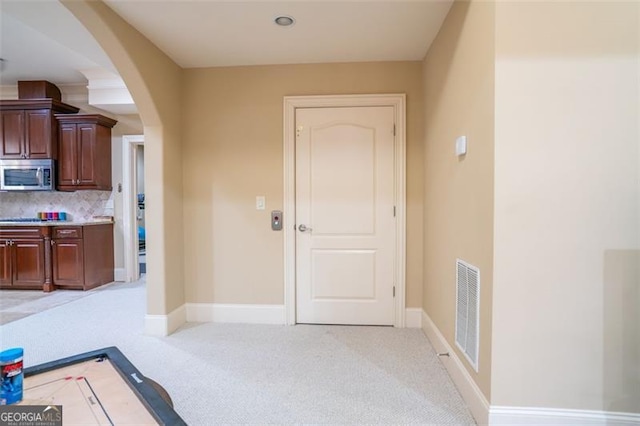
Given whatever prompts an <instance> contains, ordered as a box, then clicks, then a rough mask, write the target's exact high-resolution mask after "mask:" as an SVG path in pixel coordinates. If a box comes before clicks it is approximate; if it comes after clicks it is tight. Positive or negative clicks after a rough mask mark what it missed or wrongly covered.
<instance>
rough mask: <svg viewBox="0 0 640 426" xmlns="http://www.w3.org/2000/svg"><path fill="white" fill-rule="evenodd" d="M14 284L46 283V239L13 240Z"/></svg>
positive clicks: (39, 284) (38, 284)
mask: <svg viewBox="0 0 640 426" xmlns="http://www.w3.org/2000/svg"><path fill="white" fill-rule="evenodd" d="M12 248H13V252H14V253H13V256H14V257H13V258H14V263H13V286H14V287H19V286H28V287H34V286H36V287H42V285H43V284H44V241H43V240H28V239H24V240H20V239H14V240H13V245H12Z"/></svg>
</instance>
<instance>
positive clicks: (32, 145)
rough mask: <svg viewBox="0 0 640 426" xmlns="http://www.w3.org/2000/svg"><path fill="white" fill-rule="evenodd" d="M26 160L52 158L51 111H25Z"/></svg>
mask: <svg viewBox="0 0 640 426" xmlns="http://www.w3.org/2000/svg"><path fill="white" fill-rule="evenodd" d="M25 121H26V126H25V128H26V139H25V154H26V156H27V158H36V159H37V158H53V157H54V156H53V153H52V140H51V132H52V128H51V110H48V109H38V110H25Z"/></svg>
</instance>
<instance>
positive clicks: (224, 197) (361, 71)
mask: <svg viewBox="0 0 640 426" xmlns="http://www.w3.org/2000/svg"><path fill="white" fill-rule="evenodd" d="M420 69H421V64H420V62H387V63H360V64H321V65H283V66H259V67H237V68H210V69H190V70H186V71H185V86H184V125H183V128H184V134H185V146H184V153H183V159H184V167H183V169H184V238H185V244H184V246H185V251H184V259H185V282H186V283H187V301H188V302H201V303H213V302H216V303H256V304H282V303H284V300H283V298H284V293H283V291H284V282H283V262H284V261H283V233H282V232H274V231H272V230H271V228H270V216H269V212H270V211H271V210H281V209H282V208H283V204H282V203H283V151H282V145H283V129H282V127H283V124H282V121H283V112H282V111H283V96H287V95H326V94H364V93H406V94H407V182H408V183H407V200H408V201H407V202H408V205H407V224H408V225H407V229H408V230H409V232H408V235H407V306H413V307H419V306H420V305H421V291H422V289H421V281H422V265H421V262H422V219H421V218H422V193H423V184H422V182H423V177H422V160H421V159H422V127H421V121H422V117H423V113H422V88H421V76H420ZM257 195H264V196H266V203H267V205H266V210H264V211H257V210H256V209H255V197H256V196H257ZM285 214H286V213H285Z"/></svg>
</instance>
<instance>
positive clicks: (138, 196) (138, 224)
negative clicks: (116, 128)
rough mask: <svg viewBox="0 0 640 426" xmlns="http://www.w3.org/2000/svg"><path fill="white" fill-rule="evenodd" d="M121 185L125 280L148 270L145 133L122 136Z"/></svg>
mask: <svg viewBox="0 0 640 426" xmlns="http://www.w3.org/2000/svg"><path fill="white" fill-rule="evenodd" d="M122 141H123V146H122V170H123V176H122V186H123V194H122V201H123V230H124V266H125V281H127V282H131V281H136V280H138V279H139V278H140V275H141V274H146V272H147V232H146V228H147V227H146V218H145V204H146V196H145V182H144V136H143V135H125V136H123V137H122Z"/></svg>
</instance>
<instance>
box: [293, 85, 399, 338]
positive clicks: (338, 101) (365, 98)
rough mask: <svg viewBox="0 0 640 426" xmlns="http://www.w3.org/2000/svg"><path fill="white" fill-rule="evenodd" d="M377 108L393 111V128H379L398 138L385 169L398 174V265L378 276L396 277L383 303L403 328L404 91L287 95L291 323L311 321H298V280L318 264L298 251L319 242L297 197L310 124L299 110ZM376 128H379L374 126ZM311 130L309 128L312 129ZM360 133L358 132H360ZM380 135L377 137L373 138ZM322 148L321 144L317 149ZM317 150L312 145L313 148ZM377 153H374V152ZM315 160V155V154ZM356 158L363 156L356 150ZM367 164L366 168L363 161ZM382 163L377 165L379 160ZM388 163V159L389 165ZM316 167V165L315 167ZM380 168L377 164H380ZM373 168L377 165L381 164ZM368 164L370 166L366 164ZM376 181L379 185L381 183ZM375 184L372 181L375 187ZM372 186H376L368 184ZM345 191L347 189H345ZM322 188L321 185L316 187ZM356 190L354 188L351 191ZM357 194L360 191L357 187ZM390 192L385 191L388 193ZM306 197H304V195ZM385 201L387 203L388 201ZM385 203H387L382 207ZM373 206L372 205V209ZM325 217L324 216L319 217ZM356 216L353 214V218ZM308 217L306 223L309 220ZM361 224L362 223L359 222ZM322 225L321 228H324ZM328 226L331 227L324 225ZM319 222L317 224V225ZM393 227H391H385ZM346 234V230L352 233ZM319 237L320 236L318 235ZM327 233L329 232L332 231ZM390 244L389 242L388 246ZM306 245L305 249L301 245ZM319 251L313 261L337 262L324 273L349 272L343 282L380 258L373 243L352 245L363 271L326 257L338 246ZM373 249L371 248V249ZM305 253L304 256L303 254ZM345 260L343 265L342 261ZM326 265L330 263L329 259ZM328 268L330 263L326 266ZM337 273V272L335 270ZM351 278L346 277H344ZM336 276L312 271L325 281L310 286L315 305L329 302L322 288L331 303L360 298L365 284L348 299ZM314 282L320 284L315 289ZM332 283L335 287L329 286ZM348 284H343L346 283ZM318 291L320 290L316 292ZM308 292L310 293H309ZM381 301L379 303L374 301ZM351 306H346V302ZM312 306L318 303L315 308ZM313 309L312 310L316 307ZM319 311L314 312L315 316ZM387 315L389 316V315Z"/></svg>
mask: <svg viewBox="0 0 640 426" xmlns="http://www.w3.org/2000/svg"><path fill="white" fill-rule="evenodd" d="M377 107H384V108H381V109H380V111H386V110H387V109H389V110H390V115H389V118H390V119H391V120H389V121H390V122H389V123H388V126H387V127H386V129H385V130H383V129H379V130H375V131H380V132H387V136H390V137H391V136H392V138H393V146H392V147H391V149H390V150H387V151H385V152H386V156H387V157H388V158H392V159H393V161H392V166H389V165H388V164H387V165H386V166H385V167H391V168H392V174H393V177H394V178H393V182H392V192H393V200H392V205H387V209H386V210H387V213H389V214H390V215H392V218H393V220H394V224H395V225H394V230H393V234H394V235H393V241H392V242H391V244H392V245H393V246H394V250H393V268H392V269H391V270H390V272H387V273H385V274H382V273H381V274H378V273H377V272H376V276H378V275H380V276H383V275H384V277H385V279H387V280H389V281H391V280H392V282H391V283H390V285H391V289H390V290H391V291H390V292H389V291H388V290H389V288H385V289H384V291H385V293H386V294H387V297H388V295H389V294H391V296H390V297H391V298H392V299H391V305H389V303H384V309H385V310H391V311H392V312H391V315H392V316H391V318H392V319H391V323H392V325H394V326H395V327H404V326H405V310H406V308H405V294H406V284H405V250H406V247H405V239H406V216H405V211H406V194H405V191H406V157H405V153H406V139H405V134H406V133H405V126H406V122H405V117H406V116H405V95H404V94H384V95H328V96H286V97H285V98H284V147H283V149H284V215H283V233H284V263H285V265H284V266H285V267H284V270H285V273H284V281H285V286H284V287H285V288H284V296H285V297H284V305H285V320H286V323H287V324H296V323H298V322H306V321H299V320H300V318H299V317H298V310H299V309H298V308H299V306H298V303H297V302H299V298H298V295H299V293H300V288H299V287H298V285H297V284H298V282H299V280H300V273H306V272H308V271H310V270H311V271H313V267H314V266H313V264H311V263H312V262H307V264H302V265H301V263H300V262H301V261H303V263H304V258H302V257H300V256H299V250H298V248H299V247H300V245H301V244H302V245H303V246H304V244H305V241H307V240H308V241H307V242H308V243H309V244H307V245H308V246H310V248H311V249H314V247H315V246H313V244H314V243H315V241H312V240H313V238H311V236H312V235H313V231H314V227H313V226H312V225H310V223H311V222H312V221H313V219H312V218H311V216H312V215H308V214H305V210H304V208H300V205H299V203H298V199H299V198H300V196H301V195H300V194H299V193H297V188H300V184H301V182H299V179H298V178H299V176H298V175H297V173H296V169H297V167H296V164H297V161H298V160H299V158H298V153H299V150H298V148H297V146H296V143H297V139H298V138H302V137H304V135H305V128H306V126H305V125H304V124H299V123H298V117H297V115H298V114H297V112H298V110H309V111H312V110H313V109H323V110H327V111H329V110H335V111H339V110H340V109H343V110H344V111H346V110H348V109H352V108H353V109H357V110H358V111H364V108H377ZM345 123H346V121H345V119H344V117H341V116H340V117H334V118H333V119H331V120H328V121H327V122H326V123H324V124H320V125H319V126H318V128H322V129H328V130H329V131H330V132H331V131H332V130H331V129H333V130H335V129H338V130H339V131H340V132H342V131H343V130H344V131H347V130H348V129H342V128H341V126H343V125H344V124H345ZM348 127H349V129H350V130H348V131H352V132H355V133H356V134H357V135H360V136H362V135H363V134H364V133H367V132H369V133H371V132H373V133H374V134H375V131H374V130H372V129H369V130H368V131H365V132H362V131H360V130H358V129H360V128H366V127H368V126H366V125H365V126H364V127H363V126H362V125H355V124H354V125H350V126H348ZM374 127H375V126H374ZM307 130H308V128H307ZM357 135H355V136H357ZM365 139H366V141H365V142H366V143H365V142H363V143H362V145H363V146H365V145H367V144H369V145H371V143H372V140H373V139H371V138H369V139H367V138H364V139H363V140H365ZM374 139H375V138H374ZM316 148H317V147H316ZM312 150H313V149H312ZM360 151H361V152H360V154H362V153H365V154H366V151H367V150H366V149H364V150H360ZM375 151H376V149H369V151H368V152H369V154H372V153H374V152H375ZM374 157H375V156H374ZM311 158H312V159H313V158H315V157H313V156H312V157H311ZM353 158H354V159H355V160H356V161H357V159H358V158H359V157H358V154H354V156H353ZM329 163H330V161H329V160H327V161H326V162H325V164H324V165H325V166H326V167H327V168H328V164H329ZM362 164H363V167H364V163H362ZM371 164H374V163H371V162H370V163H369V165H371ZM375 164H377V163H375ZM385 164H386V163H385ZM312 166H313V165H312ZM345 167H346V168H349V167H350V166H345ZM376 167H377V166H376ZM376 167H374V168H376ZM365 168H366V167H365ZM312 169H313V170H316V171H317V170H318V168H317V167H315V168H313V167H312ZM369 169H371V167H369ZM324 177H325V178H327V180H326V181H327V182H329V183H330V185H328V187H331V188H336V187H337V186H339V184H337V183H336V182H333V181H332V179H333V177H332V176H331V174H329V173H327V174H326V176H324ZM344 179H346V180H349V179H351V177H348V176H345V177H344ZM376 185H377V184H376ZM376 185H373V186H374V187H375V186H376ZM369 186H370V187H371V185H369ZM340 188H341V189H342V187H340ZM316 189H317V188H316ZM352 192H353V191H352ZM356 192H357V191H356ZM310 193H315V194H317V191H315V192H314V191H313V188H312V190H311V192H310ZM385 194H386V193H385ZM334 195H335V194H333V195H331V194H330V196H331V197H333V196H334ZM349 196H353V193H352V194H350V195H349ZM358 197H360V195H358ZM303 198H304V196H303ZM375 198H376V197H375V196H372V197H369V201H371V200H373V199H375ZM385 203H386V204H389V203H388V202H385ZM325 204H326V205H327V206H328V205H329V204H331V205H336V203H335V200H333V201H331V203H325ZM386 204H385V205H386ZM382 207H384V205H383V206H382ZM370 210H371V209H370ZM333 213H334V210H333V209H330V211H328V214H329V215H332V214H333ZM376 214H377V213H376ZM320 216H322V215H320ZM315 217H316V218H318V217H319V216H318V215H317V214H316V215H315ZM352 219H353V218H352ZM305 221H306V222H305ZM340 222H341V219H340V218H337V219H336V220H333V219H332V223H338V224H340ZM351 223H352V224H354V223H356V224H357V221H356V220H355V219H354V220H351ZM358 226H359V225H358ZM321 228H322V226H321ZM325 228H326V227H325ZM315 229H317V230H318V228H317V226H316V228H315ZM386 229H388V227H387V228H386ZM320 231H321V229H319V230H318V231H317V232H320ZM325 231H326V232H325V234H329V233H331V234H332V237H331V238H333V236H335V235H333V234H334V233H333V230H331V231H327V230H326V229H325ZM348 232H352V230H348ZM348 232H347V233H348ZM316 236H318V235H316ZM327 237H328V235H327ZM385 247H386V246H385ZM302 248H304V247H302ZM315 248H316V249H317V250H316V251H317V254H319V255H320V256H316V258H315V259H313V258H311V260H312V261H315V262H316V264H318V262H319V261H320V262H322V261H325V260H331V261H332V262H334V265H329V267H328V268H322V270H323V271H335V270H339V271H342V272H345V274H342V275H341V277H340V280H341V282H343V283H347V282H350V280H351V279H350V278H349V277H348V275H349V273H351V275H354V274H356V272H357V273H358V274H360V272H361V271H362V270H366V269H367V268H368V270H369V271H374V270H375V267H374V266H372V265H373V264H374V263H375V262H374V261H373V259H374V257H375V256H372V255H370V253H371V248H368V247H364V246H363V247H359V248H355V246H353V247H351V246H350V247H347V249H349V250H352V253H355V250H356V249H359V252H358V254H359V255H360V254H361V256H360V257H359V259H358V260H360V263H361V266H362V267H361V268H358V271H356V270H355V269H354V268H351V266H350V265H351V264H350V262H348V261H345V260H344V258H343V259H338V256H333V257H332V258H331V259H328V257H327V256H324V257H322V255H326V254H327V253H328V252H329V251H331V250H333V251H332V252H331V253H332V254H335V248H329V249H328V250H329V251H328V250H324V252H322V253H320V250H321V249H325V247H319V246H318V247H315ZM367 250H369V251H367ZM303 256H306V257H307V260H309V256H307V253H306V252H305V253H303ZM299 257H300V258H299ZM340 262H342V263H340ZM325 263H327V262H325ZM301 266H302V268H303V269H302V271H300V267H301ZM325 266H327V265H325ZM305 268H306V269H305ZM332 273H333V272H332ZM345 277H346V278H345ZM335 278H336V277H335V276H332V277H330V276H328V275H327V276H319V277H317V276H316V277H314V276H313V275H311V279H312V280H313V279H315V281H316V284H318V283H319V284H326V285H325V286H324V287H323V288H322V289H321V288H320V287H321V285H320V286H318V285H315V284H312V285H311V286H308V287H309V288H311V292H310V293H309V292H307V293H309V294H311V295H312V296H311V299H317V300H312V302H314V303H313V304H315V302H316V301H317V302H321V303H324V302H325V301H324V300H322V301H321V300H319V299H321V297H317V296H318V295H319V293H318V291H319V290H322V291H324V290H327V289H329V290H331V291H330V292H325V293H326V294H324V296H325V297H324V299H327V300H329V299H332V300H330V302H331V304H332V305H335V303H333V302H334V301H335V299H343V300H344V299H348V298H349V297H350V298H351V299H356V298H358V297H359V298H362V297H363V294H364V292H363V291H364V290H363V289H364V287H363V286H361V287H359V288H357V289H354V288H351V290H350V293H349V294H347V296H349V297H345V294H341V293H340V291H342V289H343V288H342V287H341V288H340V289H336V288H334V287H331V286H333V284H332V283H335V282H337V281H336V280H335ZM306 281H307V283H308V282H309V280H306ZM366 281H367V280H364V281H363V282H366ZM374 281H375V279H369V280H368V282H369V283H373V282H374ZM314 285H315V287H314ZM329 287H331V288H329ZM343 287H344V286H343ZM372 288H373V287H372V286H371V285H370V286H369V289H370V291H369V296H366V297H368V298H369V299H373V297H371V296H370V294H371V291H374V292H375V291H377V288H376V289H374V290H371V289H372ZM316 290H318V291H316ZM307 296H308V294H307ZM302 297H303V298H304V297H306V296H305V294H302ZM307 299H309V297H307ZM375 302H376V303H377V301H375ZM345 306H346V304H345ZM312 308H313V306H312ZM376 309H377V310H378V311H380V310H381V309H382V308H376ZM312 310H313V309H312ZM374 314H377V311H376V310H374ZM314 315H315V314H314ZM385 318H387V317H385ZM333 320H334V319H333V318H331V320H330V321H333ZM311 322H321V323H324V322H325V321H324V320H320V321H316V319H315V318H313V319H312V320H311ZM339 322H340V323H358V322H354V321H353V320H352V318H346V317H345V319H344V320H340V321H339ZM363 323H380V321H379V320H378V319H376V320H373V321H368V320H367V321H365V322H363ZM384 323H385V324H388V323H389V320H388V319H385V320H384Z"/></svg>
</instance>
